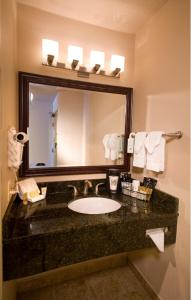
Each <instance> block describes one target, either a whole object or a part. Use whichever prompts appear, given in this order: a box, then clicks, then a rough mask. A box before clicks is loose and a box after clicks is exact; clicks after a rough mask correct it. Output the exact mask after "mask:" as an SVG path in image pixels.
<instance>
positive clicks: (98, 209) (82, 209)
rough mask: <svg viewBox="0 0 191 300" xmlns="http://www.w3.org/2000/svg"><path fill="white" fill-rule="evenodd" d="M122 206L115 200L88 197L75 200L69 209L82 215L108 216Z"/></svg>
mask: <svg viewBox="0 0 191 300" xmlns="http://www.w3.org/2000/svg"><path fill="white" fill-rule="evenodd" d="M120 207H121V204H120V203H119V202H117V201H115V200H112V199H109V198H101V197H88V198H81V199H78V200H74V201H72V202H70V203H69V204H68V208H69V209H71V210H73V211H76V212H78V213H81V214H89V215H91V214H106V213H110V212H113V211H116V210H118V209H119V208H120Z"/></svg>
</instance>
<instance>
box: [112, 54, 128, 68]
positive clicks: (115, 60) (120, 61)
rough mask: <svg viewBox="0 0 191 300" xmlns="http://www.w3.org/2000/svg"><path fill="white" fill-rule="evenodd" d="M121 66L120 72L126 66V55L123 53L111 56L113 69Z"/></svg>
mask: <svg viewBox="0 0 191 300" xmlns="http://www.w3.org/2000/svg"><path fill="white" fill-rule="evenodd" d="M117 68H120V69H121V70H120V72H123V71H124V68H125V57H124V56H121V55H112V56H111V71H114V70H116V69H117Z"/></svg>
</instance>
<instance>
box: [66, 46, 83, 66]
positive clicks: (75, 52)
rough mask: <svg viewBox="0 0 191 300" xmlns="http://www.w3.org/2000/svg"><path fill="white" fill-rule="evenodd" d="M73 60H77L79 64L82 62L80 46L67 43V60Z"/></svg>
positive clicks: (70, 61)
mask: <svg viewBox="0 0 191 300" xmlns="http://www.w3.org/2000/svg"><path fill="white" fill-rule="evenodd" d="M73 60H76V61H78V63H79V64H82V63H83V49H82V48H81V47H77V46H73V45H69V46H68V62H69V63H72V62H73Z"/></svg>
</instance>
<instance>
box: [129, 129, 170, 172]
mask: <svg viewBox="0 0 191 300" xmlns="http://www.w3.org/2000/svg"><path fill="white" fill-rule="evenodd" d="M165 143H166V140H165V138H164V137H163V132H162V131H152V132H150V133H148V134H147V133H146V132H138V133H136V135H135V144H134V157H133V166H134V167H138V168H144V167H145V166H146V169H147V170H151V171H155V172H163V171H164V169H165V167H164V165H165Z"/></svg>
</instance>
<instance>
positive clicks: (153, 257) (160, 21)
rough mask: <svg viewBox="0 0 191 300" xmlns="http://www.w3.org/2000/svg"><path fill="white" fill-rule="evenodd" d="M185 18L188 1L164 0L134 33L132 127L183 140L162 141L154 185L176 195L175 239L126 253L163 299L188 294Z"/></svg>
mask: <svg viewBox="0 0 191 300" xmlns="http://www.w3.org/2000/svg"><path fill="white" fill-rule="evenodd" d="M188 22H189V7H188V1H187V0H169V1H168V2H167V4H166V5H165V6H164V7H163V8H162V9H161V10H160V11H159V12H158V13H157V14H156V15H155V16H154V17H153V18H152V19H151V20H150V21H149V22H148V23H147V24H146V25H145V26H144V27H143V28H142V29H141V30H140V31H139V32H138V34H137V36H136V48H135V62H136V64H135V90H134V114H133V117H134V130H135V131H139V130H148V131H149V130H164V131H165V132H173V131H176V130H181V131H183V138H182V139H180V140H172V141H171V142H169V143H167V145H166V170H165V172H164V173H163V174H159V175H158V176H157V179H158V180H159V184H158V187H159V188H160V189H161V190H164V191H166V192H169V193H171V194H172V195H174V196H177V197H179V200H180V202H179V213H180V215H179V219H178V231H177V242H176V244H175V245H173V246H170V247H168V248H166V249H165V253H164V254H159V253H157V251H148V252H147V251H143V252H139V253H137V254H132V255H130V257H131V260H132V261H133V262H134V263H135V264H136V266H137V267H138V269H139V270H140V271H141V272H142V274H143V275H144V276H145V278H146V279H147V280H148V282H149V283H150V284H151V285H152V287H153V288H154V289H155V291H156V292H157V293H158V294H159V295H160V296H161V298H162V299H164V300H180V299H181V300H183V299H184V300H188V299H189V218H190V216H189V205H190V203H189V202H190V199H189V140H190V132H189V32H188V30H189V23H188ZM134 171H135V170H134ZM135 174H136V175H137V176H140V177H142V176H143V174H142V173H140V174H137V173H136V172H135ZM150 175H152V176H155V174H150Z"/></svg>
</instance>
